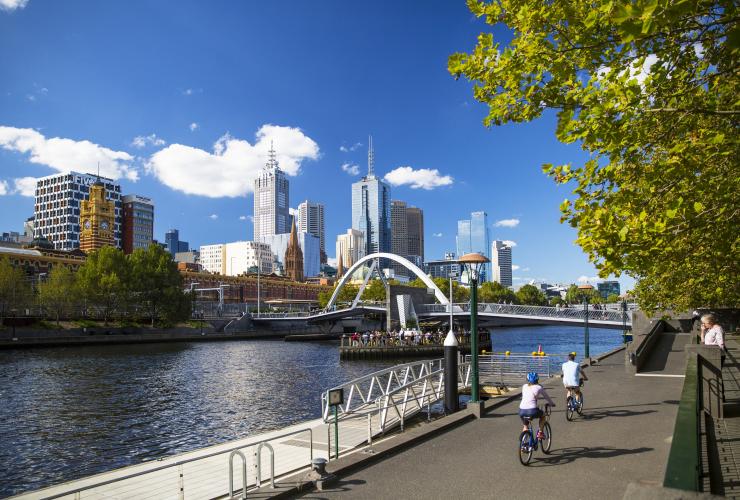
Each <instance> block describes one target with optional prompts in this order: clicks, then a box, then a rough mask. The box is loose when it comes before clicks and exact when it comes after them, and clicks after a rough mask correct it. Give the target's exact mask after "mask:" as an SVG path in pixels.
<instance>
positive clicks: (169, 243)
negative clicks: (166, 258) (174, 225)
mask: <svg viewBox="0 0 740 500" xmlns="http://www.w3.org/2000/svg"><path fill="white" fill-rule="evenodd" d="M164 247H165V249H166V250H167V251H168V252H170V255H172V257H173V258H174V257H175V254H176V253H177V252H187V251H189V250H190V244H189V243H188V242H187V241H182V240H181V239H180V231H178V230H177V229H170V230H169V231H167V232H166V233H165V234H164Z"/></svg>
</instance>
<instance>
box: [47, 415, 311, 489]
mask: <svg viewBox="0 0 740 500" xmlns="http://www.w3.org/2000/svg"><path fill="white" fill-rule="evenodd" d="M307 431H308V433H309V436H310V457H311V460H313V430H312V429H311V428H310V427H306V428H305V429H298V430H295V431H291V432H286V433H284V434H280V435H278V436H275V437H272V438H270V439H265V440H262V441H258V442H255V443H247V444H243V445H241V446H236V447H233V448H228V449H226V450H221V451H216V452H213V453H209V454H207V455H203V456H199V457H193V458H188V459H185V460H178V461H177V462H174V463H171V464H166V465H160V466H159V467H154V468H152V469H147V470H143V471H139V472H134V473H131V474H126V475H125V476H121V477H116V478H114V479H107V480H105V481H98V482H96V483H92V484H87V485H85V486H82V487H72V488H68V489H66V490H63V491H62V492H61V493H56V494H54V495H51V496H42V497H40V498H41V499H42V500H52V499H54V498H61V497H64V496H67V495H73V494H75V493H80V492H82V491H86V490H91V489H93V488H99V487H101V486H105V485H108V484H112V483H117V482H120V481H125V480H127V479H133V478H135V477H139V476H144V475H146V474H151V473H153V472H159V471H161V470H165V469H169V468H171V467H179V466H181V465H184V464H189V463H192V462H197V461H199V460H205V459H207V458H213V457H216V456H218V455H224V454H226V453H232V452H234V451H239V450H243V449H245V448H250V447H253V446H257V445H259V444H261V443H265V442H268V441H275V440H276V439H280V438H284V437H288V436H292V435H294V434H300V433H302V432H307Z"/></svg>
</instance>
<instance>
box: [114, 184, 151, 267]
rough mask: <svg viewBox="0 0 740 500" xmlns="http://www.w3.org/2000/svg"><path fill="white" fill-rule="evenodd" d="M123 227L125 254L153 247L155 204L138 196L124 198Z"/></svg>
mask: <svg viewBox="0 0 740 500" xmlns="http://www.w3.org/2000/svg"><path fill="white" fill-rule="evenodd" d="M121 227H122V232H123V252H124V253H126V254H130V253H133V252H134V250H136V249H137V248H147V247H148V246H149V245H151V244H152V242H153V241H154V202H152V200H151V199H150V198H145V197H144V196H139V195H136V194H129V195H126V196H124V197H123V224H122V226H121Z"/></svg>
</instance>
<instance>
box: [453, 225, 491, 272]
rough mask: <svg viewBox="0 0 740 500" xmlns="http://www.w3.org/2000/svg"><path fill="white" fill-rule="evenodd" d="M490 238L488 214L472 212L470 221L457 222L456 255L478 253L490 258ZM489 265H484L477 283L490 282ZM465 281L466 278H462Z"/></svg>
mask: <svg viewBox="0 0 740 500" xmlns="http://www.w3.org/2000/svg"><path fill="white" fill-rule="evenodd" d="M490 248H491V246H490V238H489V236H488V214H486V213H485V212H472V213H471V214H470V220H459V221H457V255H458V256H460V257H462V256H463V255H465V254H466V253H473V252H475V253H479V254H481V255H483V256H485V257H488V258H490V253H489V252H490ZM490 279H491V272H490V263H489V264H484V265H483V267H482V269H481V275H480V276H479V277H478V282H479V283H483V282H484V281H490ZM464 281H467V277H464Z"/></svg>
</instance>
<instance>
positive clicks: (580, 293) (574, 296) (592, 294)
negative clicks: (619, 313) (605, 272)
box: [565, 285, 603, 304]
mask: <svg viewBox="0 0 740 500" xmlns="http://www.w3.org/2000/svg"><path fill="white" fill-rule="evenodd" d="M586 298H588V301H589V303H591V304H601V303H602V302H603V299H602V297H601V294H599V292H598V291H597V290H595V289H593V288H578V285H570V287H568V291H567V292H565V301H566V302H568V303H569V304H580V303H581V302H583V301H584V299H586Z"/></svg>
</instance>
